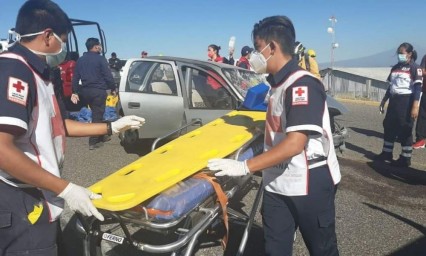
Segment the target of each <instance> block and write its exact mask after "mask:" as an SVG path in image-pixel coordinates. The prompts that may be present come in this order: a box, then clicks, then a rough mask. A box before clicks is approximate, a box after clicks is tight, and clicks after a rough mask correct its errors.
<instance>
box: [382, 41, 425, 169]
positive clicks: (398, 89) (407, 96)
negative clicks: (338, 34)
mask: <svg viewBox="0 0 426 256" xmlns="http://www.w3.org/2000/svg"><path fill="white" fill-rule="evenodd" d="M397 54H398V63H397V64H396V65H395V66H393V67H392V69H391V72H390V74H389V77H388V82H389V84H390V85H389V87H388V89H387V91H386V94H385V96H384V97H383V100H382V102H381V104H380V112H381V113H383V112H384V106H385V103H386V101H387V100H388V99H389V105H388V108H387V111H386V116H385V119H384V120H383V130H384V131H383V149H382V153H380V154H379V155H377V156H376V158H375V160H378V161H388V162H390V163H391V165H394V166H397V167H408V166H410V165H411V154H412V152H413V146H412V144H413V137H412V132H413V124H414V120H416V119H417V116H418V114H419V101H420V94H421V91H422V78H423V73H422V70H421V68H420V66H419V65H417V64H416V63H415V61H416V59H417V52H416V51H415V50H414V49H413V46H412V45H411V44H409V43H402V44H401V45H400V46H399V47H398V49H397ZM397 138H398V141H400V142H401V154H400V156H399V158H398V159H397V160H396V161H394V160H393V147H394V143H395V141H396V139H397Z"/></svg>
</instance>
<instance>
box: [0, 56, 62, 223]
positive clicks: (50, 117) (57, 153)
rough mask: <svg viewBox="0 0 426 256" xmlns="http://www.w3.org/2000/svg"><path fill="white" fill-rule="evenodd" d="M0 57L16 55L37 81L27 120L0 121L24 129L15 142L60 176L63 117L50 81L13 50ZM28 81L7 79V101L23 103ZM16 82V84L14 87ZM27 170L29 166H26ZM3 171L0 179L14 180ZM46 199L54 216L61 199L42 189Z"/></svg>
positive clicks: (8, 119)
mask: <svg viewBox="0 0 426 256" xmlns="http://www.w3.org/2000/svg"><path fill="white" fill-rule="evenodd" d="M0 58H10V59H16V60H18V61H21V62H22V63H24V64H25V65H26V66H27V67H28V68H29V69H30V70H31V71H32V72H33V75H34V80H35V84H36V85H37V93H36V94H37V99H36V104H35V106H34V107H33V109H32V112H31V116H30V120H29V122H28V123H26V122H24V121H23V120H20V118H19V117H13V116H12V117H0V124H6V125H11V126H18V127H21V128H23V129H25V130H26V133H25V134H24V135H21V136H19V137H17V138H16V140H15V144H16V146H17V147H18V148H19V149H20V150H21V151H22V152H24V153H25V154H26V155H27V156H28V157H29V158H30V159H31V160H33V161H34V162H36V163H37V164H38V165H40V166H41V167H42V168H43V169H45V170H47V171H49V172H50V173H52V174H54V175H56V176H58V177H60V167H61V166H62V163H63V161H64V149H65V129H64V125H63V119H62V116H61V112H60V110H59V105H58V102H57V100H56V96H55V93H54V90H53V84H52V83H50V82H46V81H44V80H43V79H42V78H41V77H40V76H39V75H38V74H37V73H36V72H34V70H33V69H32V68H31V67H30V65H29V64H28V63H27V62H26V61H25V59H24V58H22V57H21V56H19V55H16V54H13V53H3V54H2V55H0ZM28 84H29V83H28V81H24V80H21V79H20V78H13V77H11V78H10V79H9V85H8V97H9V100H10V101H14V103H11V104H16V102H18V104H22V105H23V104H27V103H25V101H26V99H27V97H28V91H29V85H28ZM17 85H19V86H20V87H19V88H18V86H17ZM27 171H29V172H30V171H31V170H27ZM10 178H12V177H10V176H9V175H8V174H7V173H6V172H3V171H1V170H0V179H1V180H3V181H4V182H6V183H8V184H9V185H12V186H18V184H16V183H14V182H12V181H10V180H9V179H10ZM43 194H44V196H45V198H46V200H47V201H48V206H49V211H50V217H51V221H53V220H55V219H56V218H57V217H58V216H59V214H60V213H61V212H62V209H63V204H64V202H63V200H62V199H61V198H58V197H56V195H54V193H52V192H50V191H43Z"/></svg>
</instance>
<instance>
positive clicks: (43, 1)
mask: <svg viewBox="0 0 426 256" xmlns="http://www.w3.org/2000/svg"><path fill="white" fill-rule="evenodd" d="M47 28H51V29H52V31H53V32H54V33H55V34H57V35H58V36H61V35H63V34H68V33H69V32H70V31H71V29H72V25H71V21H70V20H69V18H68V15H67V14H66V13H65V12H64V11H63V10H62V9H61V8H60V7H59V6H58V5H57V4H56V3H54V2H52V1H50V0H28V1H26V2H25V3H24V4H23V5H22V7H21V9H19V12H18V17H17V18H16V24H15V31H16V32H17V33H19V34H21V35H26V34H31V33H37V32H40V31H43V30H45V29H47ZM35 37H36V36H30V37H24V38H22V39H21V40H22V41H24V42H29V41H32V40H34V38H35Z"/></svg>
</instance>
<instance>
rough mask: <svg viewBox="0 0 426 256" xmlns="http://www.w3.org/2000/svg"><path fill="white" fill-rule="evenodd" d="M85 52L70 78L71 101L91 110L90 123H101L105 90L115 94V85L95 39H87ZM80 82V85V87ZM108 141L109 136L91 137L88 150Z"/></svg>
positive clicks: (105, 96) (100, 47) (99, 44)
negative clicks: (86, 106)
mask: <svg viewBox="0 0 426 256" xmlns="http://www.w3.org/2000/svg"><path fill="white" fill-rule="evenodd" d="M86 48H87V52H85V53H84V54H83V56H82V57H81V58H79V59H78V60H77V63H76V66H75V71H74V76H73V78H72V88H73V94H72V95H71V101H72V102H73V103H74V104H77V103H78V101H80V97H81V100H82V102H83V104H84V105H88V106H89V107H90V109H91V110H92V123H102V122H103V117H104V112H105V103H106V98H107V90H108V89H109V90H111V93H112V94H115V92H116V84H115V81H114V78H113V77H112V74H111V71H110V69H109V67H108V62H107V60H106V59H105V58H104V57H103V56H101V55H100V54H101V52H102V46H101V43H100V42H99V39H97V38H88V39H87V41H86ZM80 80H81V85H80ZM107 140H109V136H103V135H102V136H92V137H90V138H89V149H90V150H93V149H96V148H98V147H100V146H102V145H103V142H104V141H107Z"/></svg>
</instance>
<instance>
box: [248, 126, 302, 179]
mask: <svg viewBox="0 0 426 256" xmlns="http://www.w3.org/2000/svg"><path fill="white" fill-rule="evenodd" d="M307 141H308V136H307V135H306V134H304V133H301V132H290V133H288V134H287V137H286V138H285V139H284V140H282V141H281V142H280V143H279V144H278V145H276V146H275V147H273V148H271V149H270V150H269V151H267V152H265V153H263V154H260V155H259V156H256V157H254V158H252V159H249V160H247V166H248V168H249V170H250V172H256V171H261V170H263V169H265V168H268V167H271V166H274V165H277V164H279V163H282V162H283V161H285V160H287V159H290V158H292V157H293V156H296V155H298V154H299V153H300V152H302V151H303V149H304V148H305V146H306V143H307Z"/></svg>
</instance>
